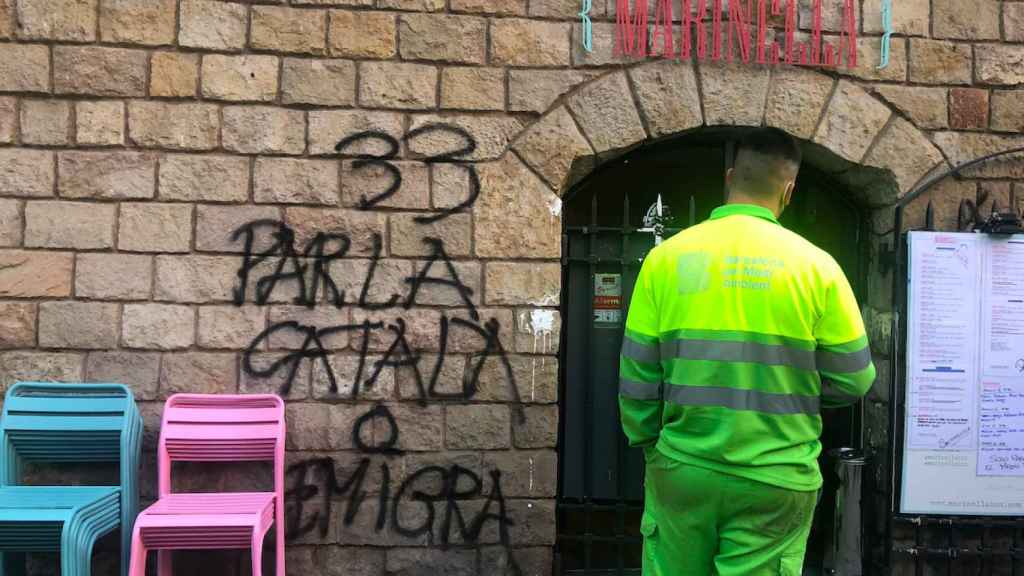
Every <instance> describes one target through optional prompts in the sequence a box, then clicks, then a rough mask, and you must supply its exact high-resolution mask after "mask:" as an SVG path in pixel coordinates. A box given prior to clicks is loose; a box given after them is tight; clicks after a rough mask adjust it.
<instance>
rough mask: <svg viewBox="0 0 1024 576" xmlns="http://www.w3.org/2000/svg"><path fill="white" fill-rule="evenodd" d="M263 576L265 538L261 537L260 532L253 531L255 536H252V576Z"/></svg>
mask: <svg viewBox="0 0 1024 576" xmlns="http://www.w3.org/2000/svg"><path fill="white" fill-rule="evenodd" d="M262 574H263V538H261V537H260V535H259V530H253V534H252V576H262ZM275 576H276V575H275Z"/></svg>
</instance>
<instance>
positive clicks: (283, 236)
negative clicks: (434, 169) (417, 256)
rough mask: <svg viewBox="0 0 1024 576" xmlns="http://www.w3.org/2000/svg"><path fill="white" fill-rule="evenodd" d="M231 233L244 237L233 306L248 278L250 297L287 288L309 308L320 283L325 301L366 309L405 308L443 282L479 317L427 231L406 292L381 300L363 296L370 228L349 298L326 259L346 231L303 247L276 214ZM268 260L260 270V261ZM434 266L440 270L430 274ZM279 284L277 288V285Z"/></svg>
mask: <svg viewBox="0 0 1024 576" xmlns="http://www.w3.org/2000/svg"><path fill="white" fill-rule="evenodd" d="M231 238H232V240H233V241H235V242H237V241H239V240H240V239H241V240H242V241H243V252H242V264H241V265H240V266H239V268H238V272H237V274H236V275H237V277H238V283H237V285H236V286H235V288H234V290H233V292H232V297H233V300H234V303H235V305H236V306H241V305H242V304H244V303H245V302H246V300H247V298H248V297H249V293H250V290H249V288H250V284H252V283H253V281H254V283H255V286H254V288H253V290H252V292H253V293H252V296H253V302H255V303H256V304H259V305H263V304H266V303H267V302H268V301H269V300H270V299H271V297H272V296H273V295H274V291H275V290H278V289H283V290H287V291H289V292H290V293H291V294H292V298H291V301H292V302H294V303H295V304H299V305H302V306H306V307H308V308H313V307H315V306H316V304H317V301H318V296H319V291H320V289H321V286H323V290H325V291H326V293H327V301H328V302H329V303H331V304H333V305H334V306H335V307H337V308H342V307H343V306H345V305H346V304H352V305H354V306H356V307H359V308H362V309H367V310H381V309H385V308H391V307H396V306H398V305H399V302H401V305H402V307H403V308H405V309H406V310H408V309H409V308H412V307H413V306H414V305H416V304H417V297H418V296H419V295H420V291H421V289H422V288H423V286H425V285H437V286H445V287H448V288H450V289H452V290H454V291H455V293H456V294H457V295H458V297H459V299H460V300H461V301H462V304H463V306H464V307H465V308H467V309H468V310H469V314H470V316H471V317H473V319H477V318H479V314H478V313H477V310H476V306H475V305H474V304H473V300H472V297H473V293H474V292H473V289H472V288H470V287H469V286H466V284H465V283H463V282H462V280H461V279H460V278H459V273H458V271H457V270H456V268H455V265H454V264H453V263H452V260H451V258H450V257H449V256H448V253H447V251H446V250H445V246H444V241H442V240H441V239H439V238H432V237H426V238H424V239H423V242H424V244H425V245H426V246H427V247H428V248H429V253H428V255H427V260H426V262H425V263H424V264H423V267H422V268H421V269H420V271H419V272H417V273H415V274H414V275H412V276H409V277H407V278H405V283H406V284H407V285H408V289H407V295H406V297H405V298H404V299H402V297H401V295H399V294H392V295H391V297H390V298H389V299H388V300H387V301H386V302H384V303H382V304H373V303H370V302H368V301H367V299H368V296H369V291H370V287H371V286H372V285H373V279H374V276H375V274H376V271H377V267H378V266H379V265H380V260H381V252H382V251H383V239H382V238H381V237H380V235H379V234H376V233H375V234H373V236H372V238H371V241H372V245H373V248H372V253H371V255H370V263H369V267H368V268H367V272H366V274H365V276H364V277H363V282H362V288H361V289H360V293H359V297H358V299H356V300H355V301H353V302H351V303H350V302H348V301H347V300H346V298H345V291H344V290H342V289H340V288H339V287H338V284H337V283H336V282H335V281H334V278H333V277H332V275H331V265H332V264H337V263H339V261H342V260H343V258H344V257H345V256H346V255H347V254H348V251H349V249H350V248H351V246H352V241H351V239H350V238H349V237H348V236H346V235H345V234H337V233H324V232H318V233H317V234H316V235H315V236H314V237H313V238H312V239H311V240H310V241H309V242H308V243H307V244H306V245H305V246H304V247H303V248H302V250H299V249H298V248H297V247H296V242H295V231H294V230H293V229H292V228H291V227H290V226H288V225H287V224H285V223H284V222H280V221H277V220H254V221H252V222H249V223H247V224H243V225H242V226H240V227H239V228H238V229H236V230H235V231H234V232H233V233H232V235H231ZM259 240H262V241H265V242H263V243H265V244H267V246H268V248H266V249H265V250H262V251H257V250H256V248H255V247H256V245H257V241H259ZM264 264H266V265H267V266H266V267H265V268H264V269H262V270H261V267H264ZM435 266H436V267H438V268H439V269H440V270H441V272H442V273H443V274H442V275H437V276H435V275H432V274H431V272H432V270H434V268H435ZM282 286H283V288H280V287H282Z"/></svg>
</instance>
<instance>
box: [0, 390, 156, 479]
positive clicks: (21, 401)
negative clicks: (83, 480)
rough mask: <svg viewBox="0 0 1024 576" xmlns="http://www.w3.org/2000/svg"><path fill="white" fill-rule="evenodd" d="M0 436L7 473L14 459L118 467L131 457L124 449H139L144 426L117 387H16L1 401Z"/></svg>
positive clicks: (1, 463) (0, 463) (0, 464)
mask: <svg viewBox="0 0 1024 576" xmlns="http://www.w3.org/2000/svg"><path fill="white" fill-rule="evenodd" d="M0 433H2V436H3V444H4V450H3V451H2V453H0V468H3V469H5V470H6V469H8V468H9V467H10V466H14V465H15V464H14V462H12V460H18V459H20V460H21V461H25V462H117V461H121V460H122V458H127V457H130V456H131V455H129V454H124V453H123V452H122V449H123V448H124V447H126V446H128V447H130V446H134V445H137V444H138V441H139V439H140V438H141V434H142V426H141V418H140V416H139V411H138V407H136V405H135V400H134V399H133V398H132V393H131V390H129V389H128V388H127V387H126V386H123V385H121V384H53V383H42V382H18V383H17V384H15V385H13V386H11V388H10V389H9V390H8V391H7V395H6V397H5V399H4V408H3V416H2V418H0ZM131 457H134V456H131ZM13 481H16V479H12V478H5V483H7V482H13Z"/></svg>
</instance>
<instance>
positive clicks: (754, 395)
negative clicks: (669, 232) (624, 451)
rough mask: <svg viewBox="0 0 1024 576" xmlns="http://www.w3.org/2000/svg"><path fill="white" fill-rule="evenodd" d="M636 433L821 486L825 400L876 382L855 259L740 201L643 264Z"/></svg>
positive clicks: (762, 477) (623, 385) (624, 397)
mask: <svg viewBox="0 0 1024 576" xmlns="http://www.w3.org/2000/svg"><path fill="white" fill-rule="evenodd" d="M619 376H620V385H619V405H620V409H621V410H620V412H621V417H622V426H623V429H624V431H625V433H626V436H627V437H628V438H629V440H630V444H631V445H634V446H650V445H653V444H655V443H657V445H658V449H659V450H660V451H662V452H663V453H665V454H666V455H668V456H670V457H672V458H675V459H677V460H681V461H683V462H687V463H690V464H693V465H697V466H704V467H706V468H710V469H713V470H718V471H721V472H726V473H730V474H734V475H737V476H743V477H746V478H750V479H752V480H757V481H761V482H766V483H768V484H773V485H776V486H781V487H783V488H788V489H792V490H816V489H818V488H819V487H820V486H821V473H820V472H819V470H818V464H817V457H818V454H819V453H820V452H821V443H820V442H819V440H818V438H819V436H820V435H821V429H822V421H821V415H820V409H821V407H835V406H843V405H849V404H852V403H855V402H856V401H857V400H858V399H859V398H860V397H861V396H863V395H864V394H865V393H866V392H867V390H868V389H869V388H870V387H871V384H872V382H873V381H874V379H875V367H874V365H873V364H872V362H871V352H870V350H869V348H868V341H867V336H866V335H865V332H864V322H863V320H862V319H861V315H860V310H859V309H858V306H857V302H856V300H855V298H854V295H853V291H852V290H851V289H850V284H849V282H848V281H847V279H846V276H845V275H844V274H843V271H842V269H840V267H839V265H838V264H837V263H836V262H835V260H834V259H833V258H832V257H831V256H829V255H828V254H827V253H826V252H824V251H823V250H821V249H819V248H817V247H815V246H813V245H812V244H811V243H809V242H808V241H806V240H804V239H803V238H801V237H800V236H798V235H796V234H794V233H792V232H790V231H788V230H786V229H785V228H783V227H782V226H780V225H779V223H778V221H777V220H776V219H775V217H774V215H773V214H772V213H771V211H769V210H767V209H766V208H761V207H758V206H751V205H744V204H730V205H727V206H723V207H720V208H718V209H716V210H715V211H714V212H712V214H711V218H710V219H709V220H708V221H706V222H704V223H702V224H699V225H697V226H694V227H691V228H689V229H687V230H684V231H683V232H680V233H679V234H677V235H675V236H673V237H672V238H670V239H668V240H666V241H665V242H663V243H662V244H661V245H660V246H658V247H656V248H655V249H654V250H652V251H651V252H650V253H649V254H648V255H647V258H646V259H645V260H644V263H643V265H642V267H641V269H640V275H639V277H638V278H637V282H636V286H635V288H634V291H633V297H632V301H631V303H630V308H629V316H628V318H627V320H626V333H625V337H624V339H623V344H622V355H621V358H620V361H619Z"/></svg>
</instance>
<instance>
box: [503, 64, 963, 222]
mask: <svg viewBox="0 0 1024 576" xmlns="http://www.w3.org/2000/svg"><path fill="white" fill-rule="evenodd" d="M716 126H740V127H742V126H772V127H776V128H780V129H782V130H785V131H786V132H788V133H790V134H792V135H793V136H795V137H797V138H799V139H801V140H802V141H803V142H805V143H806V149H807V153H808V154H807V158H808V161H809V162H811V163H813V164H814V165H815V166H816V167H817V168H818V169H820V170H823V171H824V172H826V173H828V174H831V175H832V176H834V177H835V178H836V179H837V180H838V181H839V182H841V183H843V184H845V185H846V187H847V189H848V190H850V192H851V193H852V194H853V195H854V200H855V201H856V202H857V203H858V204H860V205H861V206H863V207H866V208H873V209H879V208H883V207H886V206H891V205H893V204H894V203H895V202H897V201H898V200H899V199H900V198H901V197H902V196H903V195H905V194H906V193H907V192H908V191H910V190H912V189H913V187H914V186H915V185H916V184H917V183H919V182H920V181H922V180H923V179H924V178H926V177H927V176H928V175H929V174H932V173H934V171H937V170H942V169H944V168H946V167H947V166H948V164H947V161H946V160H945V158H944V156H943V154H942V152H941V151H940V150H939V148H938V147H936V146H935V144H933V143H932V141H931V140H930V139H929V138H928V137H927V136H926V135H925V134H924V133H923V132H921V131H920V130H919V129H918V128H917V127H916V126H914V125H913V124H912V123H910V122H909V121H907V120H906V119H904V118H903V117H901V116H899V115H898V114H896V113H894V112H893V110H892V109H891V108H890V107H889V105H887V104H886V103H885V102H884V101H883V100H881V99H879V98H878V97H876V96H875V95H873V94H871V93H869V92H867V91H865V90H864V89H862V88H861V87H860V86H858V85H857V84H855V83H854V82H852V81H850V80H848V79H844V78H841V77H836V76H832V75H828V74H824V73H822V72H819V71H816V70H812V69H805V68H794V67H777V68H774V69H771V68H766V67H758V66H750V65H731V64H709V63H693V62H677V61H671V60H654V61H646V62H640V63H638V64H635V65H631V66H628V67H624V68H617V69H615V70H613V71H610V72H609V73H607V74H605V75H603V76H600V77H598V78H595V79H593V80H591V81H589V82H587V83H584V84H581V85H579V86H577V87H575V88H574V89H573V90H572V91H571V92H569V93H567V94H565V95H563V96H562V97H560V98H559V99H558V100H557V101H555V102H554V103H553V104H552V105H551V107H550V108H549V109H548V110H547V111H546V112H545V113H544V114H543V115H542V116H541V117H540V118H539V119H537V120H536V121H535V122H533V123H532V124H530V125H528V126H526V127H525V128H524V129H523V130H522V131H521V132H520V133H519V134H518V135H516V136H515V138H513V139H512V141H511V144H510V146H509V149H508V150H507V151H506V154H505V157H503V158H502V159H501V160H500V161H499V164H500V165H503V166H505V167H506V168H505V170H509V169H510V168H508V166H509V164H510V161H509V158H507V157H511V156H514V157H515V158H517V159H518V160H519V161H521V162H522V164H523V165H525V166H526V167H528V169H529V170H530V171H532V172H533V173H535V174H536V176H537V177H538V178H539V179H540V180H541V181H542V182H543V183H544V184H545V185H546V186H547V187H548V188H549V189H550V190H551V191H552V192H553V193H554V194H555V195H557V196H558V197H562V196H564V194H565V193H566V192H567V191H568V190H570V189H571V188H572V186H573V185H574V184H576V183H578V182H579V181H580V180H581V179H582V178H583V177H584V176H586V175H587V174H589V173H590V172H592V171H593V170H594V169H595V168H597V167H598V166H599V165H601V164H603V163H605V162H608V161H610V160H612V159H614V158H616V157H618V156H620V155H622V154H624V153H626V152H628V151H630V150H633V149H635V148H637V147H640V146H644V145H647V144H650V143H654V142H659V141H662V140H665V139H670V138H676V137H680V136H684V135H686V134H687V133H690V132H693V131H695V130H700V129H702V128H709V127H716Z"/></svg>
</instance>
